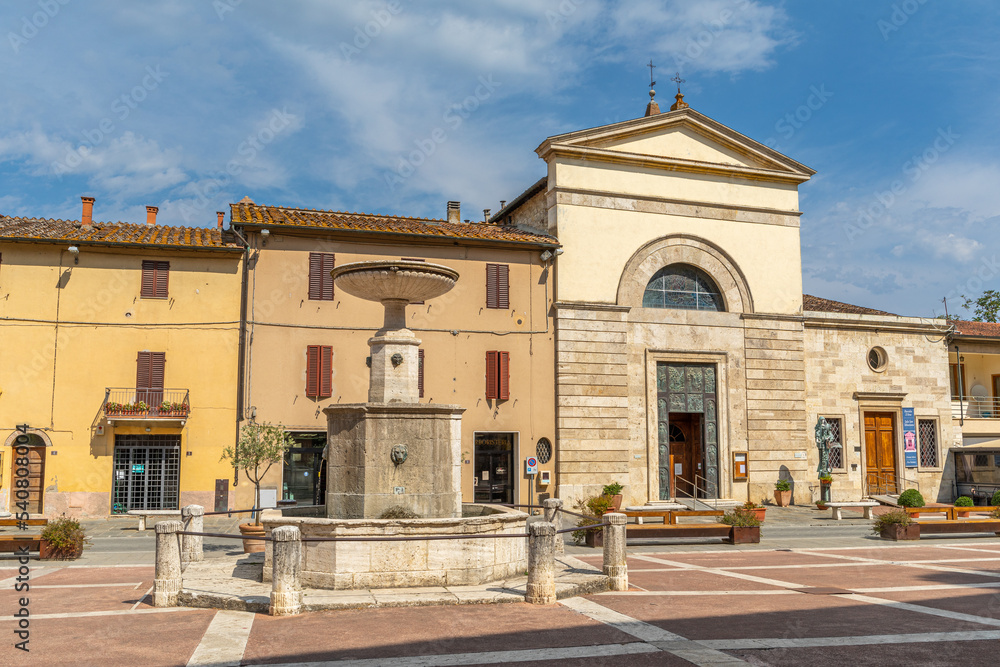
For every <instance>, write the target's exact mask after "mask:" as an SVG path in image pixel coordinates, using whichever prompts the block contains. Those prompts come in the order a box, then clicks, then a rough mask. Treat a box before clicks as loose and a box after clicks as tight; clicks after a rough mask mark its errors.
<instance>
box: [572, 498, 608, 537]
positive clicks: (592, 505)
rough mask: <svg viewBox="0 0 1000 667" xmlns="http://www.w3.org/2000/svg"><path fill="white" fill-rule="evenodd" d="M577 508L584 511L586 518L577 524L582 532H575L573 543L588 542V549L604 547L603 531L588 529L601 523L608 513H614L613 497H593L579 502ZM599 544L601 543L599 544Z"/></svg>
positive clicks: (582, 518)
mask: <svg viewBox="0 0 1000 667" xmlns="http://www.w3.org/2000/svg"><path fill="white" fill-rule="evenodd" d="M576 507H577V509H579V510H582V512H583V514H585V515H586V516H585V517H581V518H580V520H579V521H577V522H576V525H577V526H578V527H579V528H580V530H574V531H573V541H574V542H576V543H577V544H583V543H584V542H586V544H587V546H588V547H599V546H602V545H603V542H601V536H602V535H603V533H602V530H601V529H600V528H587V526H592V525H594V524H595V523H601V517H603V516H604V515H605V514H607V513H608V512H613V511H614V505H613V504H612V500H611V496H607V495H604V494H601V495H599V496H593V497H591V498H588V499H587V500H585V501H580V502H578V503H577V504H576ZM599 542H601V543H600V544H599Z"/></svg>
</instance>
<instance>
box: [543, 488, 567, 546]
mask: <svg viewBox="0 0 1000 667" xmlns="http://www.w3.org/2000/svg"><path fill="white" fill-rule="evenodd" d="M562 506H563V501H562V499H560V498H546V499H545V500H543V501H542V507H544V508H545V520H546V521H548V522H549V523H551V524H552V525H554V526H555V527H556V530H557V531H559V530H562V512H560V511H559V510H561V509H562ZM564 553H566V543H565V541H564V540H563V536H562V535H561V534H557V535H556V555H557V556H559V555H562V554H564Z"/></svg>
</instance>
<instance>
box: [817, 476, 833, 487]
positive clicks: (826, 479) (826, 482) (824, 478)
mask: <svg viewBox="0 0 1000 667" xmlns="http://www.w3.org/2000/svg"><path fill="white" fill-rule="evenodd" d="M819 483H820V484H824V485H826V486H830V485H831V484H833V475H823V476H822V477H820V478H819Z"/></svg>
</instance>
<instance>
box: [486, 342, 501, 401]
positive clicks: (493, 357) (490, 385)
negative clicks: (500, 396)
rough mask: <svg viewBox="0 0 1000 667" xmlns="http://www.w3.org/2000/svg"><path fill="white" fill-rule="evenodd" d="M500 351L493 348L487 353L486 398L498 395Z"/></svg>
mask: <svg viewBox="0 0 1000 667" xmlns="http://www.w3.org/2000/svg"><path fill="white" fill-rule="evenodd" d="M498 356H499V353H498V352H497V351H496V350H491V351H489V352H487V353H486V398H496V397H497V366H498V363H497V357H498Z"/></svg>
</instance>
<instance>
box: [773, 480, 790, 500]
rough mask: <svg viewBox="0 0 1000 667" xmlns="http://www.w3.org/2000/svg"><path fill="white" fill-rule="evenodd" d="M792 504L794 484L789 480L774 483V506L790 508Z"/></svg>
mask: <svg viewBox="0 0 1000 667" xmlns="http://www.w3.org/2000/svg"><path fill="white" fill-rule="evenodd" d="M791 502H792V483H791V482H789V481H788V480H787V479H779V480H778V481H777V482H775V483H774V504H775V505H777V506H778V507H788V506H789V505H790V504H791Z"/></svg>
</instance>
